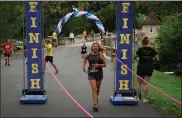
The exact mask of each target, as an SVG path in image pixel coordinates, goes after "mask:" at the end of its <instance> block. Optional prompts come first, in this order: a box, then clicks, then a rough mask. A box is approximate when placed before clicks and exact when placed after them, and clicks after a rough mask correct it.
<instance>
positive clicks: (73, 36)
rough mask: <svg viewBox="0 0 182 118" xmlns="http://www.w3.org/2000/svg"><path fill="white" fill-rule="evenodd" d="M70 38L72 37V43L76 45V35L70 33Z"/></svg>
mask: <svg viewBox="0 0 182 118" xmlns="http://www.w3.org/2000/svg"><path fill="white" fill-rule="evenodd" d="M69 37H70V40H71V42H72V43H75V35H74V34H73V32H70V35H69Z"/></svg>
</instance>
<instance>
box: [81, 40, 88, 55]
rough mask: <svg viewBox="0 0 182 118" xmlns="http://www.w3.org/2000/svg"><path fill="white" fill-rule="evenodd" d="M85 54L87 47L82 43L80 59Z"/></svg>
mask: <svg viewBox="0 0 182 118" xmlns="http://www.w3.org/2000/svg"><path fill="white" fill-rule="evenodd" d="M86 54H87V46H86V44H85V43H83V45H82V47H81V55H82V58H83V57H85V55H86Z"/></svg>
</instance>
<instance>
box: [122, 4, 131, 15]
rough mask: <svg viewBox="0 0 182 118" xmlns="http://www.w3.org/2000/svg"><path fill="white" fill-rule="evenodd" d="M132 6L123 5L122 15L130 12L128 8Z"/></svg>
mask: <svg viewBox="0 0 182 118" xmlns="http://www.w3.org/2000/svg"><path fill="white" fill-rule="evenodd" d="M129 6H130V3H122V11H121V12H122V13H127V12H128V7H129Z"/></svg>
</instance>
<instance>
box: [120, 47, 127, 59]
mask: <svg viewBox="0 0 182 118" xmlns="http://www.w3.org/2000/svg"><path fill="white" fill-rule="evenodd" d="M121 51H122V52H123V56H122V58H121V59H128V58H127V56H126V52H127V51H128V50H127V49H122V50H121Z"/></svg>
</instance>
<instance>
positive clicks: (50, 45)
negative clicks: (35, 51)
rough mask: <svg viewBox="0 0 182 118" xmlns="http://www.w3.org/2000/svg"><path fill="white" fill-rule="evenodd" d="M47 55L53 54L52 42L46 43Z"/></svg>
mask: <svg viewBox="0 0 182 118" xmlns="http://www.w3.org/2000/svg"><path fill="white" fill-rule="evenodd" d="M45 48H46V56H52V44H46V45H45Z"/></svg>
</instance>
